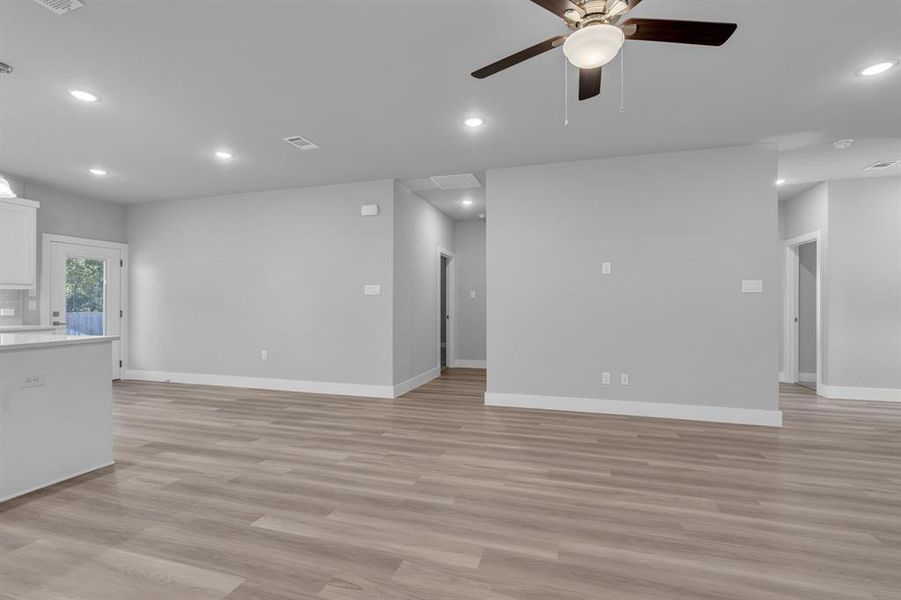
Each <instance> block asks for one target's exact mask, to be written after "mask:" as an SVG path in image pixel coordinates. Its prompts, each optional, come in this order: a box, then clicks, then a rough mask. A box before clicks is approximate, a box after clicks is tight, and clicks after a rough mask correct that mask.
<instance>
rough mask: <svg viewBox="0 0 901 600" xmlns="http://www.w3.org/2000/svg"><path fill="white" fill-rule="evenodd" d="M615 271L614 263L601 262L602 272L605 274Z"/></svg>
mask: <svg viewBox="0 0 901 600" xmlns="http://www.w3.org/2000/svg"><path fill="white" fill-rule="evenodd" d="M612 272H613V263H608V262H605V263H602V264H601V273H602V274H604V275H610V273H612Z"/></svg>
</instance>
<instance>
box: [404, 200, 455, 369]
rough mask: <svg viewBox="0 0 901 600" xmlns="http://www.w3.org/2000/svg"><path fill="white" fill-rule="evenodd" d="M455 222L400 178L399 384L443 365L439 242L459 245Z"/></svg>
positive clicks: (448, 245)
mask: <svg viewBox="0 0 901 600" xmlns="http://www.w3.org/2000/svg"><path fill="white" fill-rule="evenodd" d="M453 228H454V223H453V221H451V220H450V219H449V218H448V217H447V216H445V215H444V214H443V213H441V212H440V211H438V210H437V209H436V208H435V207H433V206H432V205H431V204H429V203H428V202H426V201H425V200H423V199H422V198H420V197H419V196H417V195H416V194H414V193H413V192H411V191H410V190H409V189H408V188H406V187H405V186H404V185H403V184H401V183H399V182H395V183H394V238H393V239H394V337H393V339H394V348H393V361H394V383H395V384H398V383H402V382H404V381H407V380H408V379H411V378H413V377H416V376H418V375H422V374H423V373H425V372H427V371H429V370H431V369H435V368H436V367H438V365H439V353H438V352H439V346H438V344H439V332H438V325H439V321H438V313H439V297H438V285H439V277H440V274H441V271H440V265H441V262H440V259H439V255H438V248H444V249H446V250H453V245H454V239H453V235H454V234H453V231H454V229H453ZM389 240H390V238H389Z"/></svg>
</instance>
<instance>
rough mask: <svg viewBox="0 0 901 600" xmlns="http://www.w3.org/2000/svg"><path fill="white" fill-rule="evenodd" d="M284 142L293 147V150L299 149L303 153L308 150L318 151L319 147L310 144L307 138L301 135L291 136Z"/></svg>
mask: <svg viewBox="0 0 901 600" xmlns="http://www.w3.org/2000/svg"><path fill="white" fill-rule="evenodd" d="M285 141H286V142H288V143H289V144H291V145H292V146H294V147H295V148H300V149H301V150H304V151H309V150H319V146H318V145H316V144H315V143H313V142H311V141H310V140H308V139H307V138H305V137H303V136H302V135H292V136H291V137H286V138H285Z"/></svg>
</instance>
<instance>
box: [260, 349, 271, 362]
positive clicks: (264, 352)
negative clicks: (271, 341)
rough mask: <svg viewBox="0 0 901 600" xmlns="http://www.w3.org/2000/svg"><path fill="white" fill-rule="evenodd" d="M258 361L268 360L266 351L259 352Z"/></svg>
mask: <svg viewBox="0 0 901 600" xmlns="http://www.w3.org/2000/svg"><path fill="white" fill-rule="evenodd" d="M260 360H269V351H268V350H260Z"/></svg>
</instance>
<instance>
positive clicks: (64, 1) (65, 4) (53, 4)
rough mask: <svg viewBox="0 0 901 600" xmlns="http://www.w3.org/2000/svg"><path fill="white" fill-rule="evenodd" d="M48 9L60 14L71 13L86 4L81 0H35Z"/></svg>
mask: <svg viewBox="0 0 901 600" xmlns="http://www.w3.org/2000/svg"><path fill="white" fill-rule="evenodd" d="M34 1H35V2H37V3H38V4H40V5H41V6H43V7H44V8H46V9H47V10H49V11H51V12H54V13H56V14H58V15H64V14H66V13H70V12H72V11H73V10H77V9H79V8H81V7H82V6H84V2H82V1H81V0H34Z"/></svg>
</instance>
